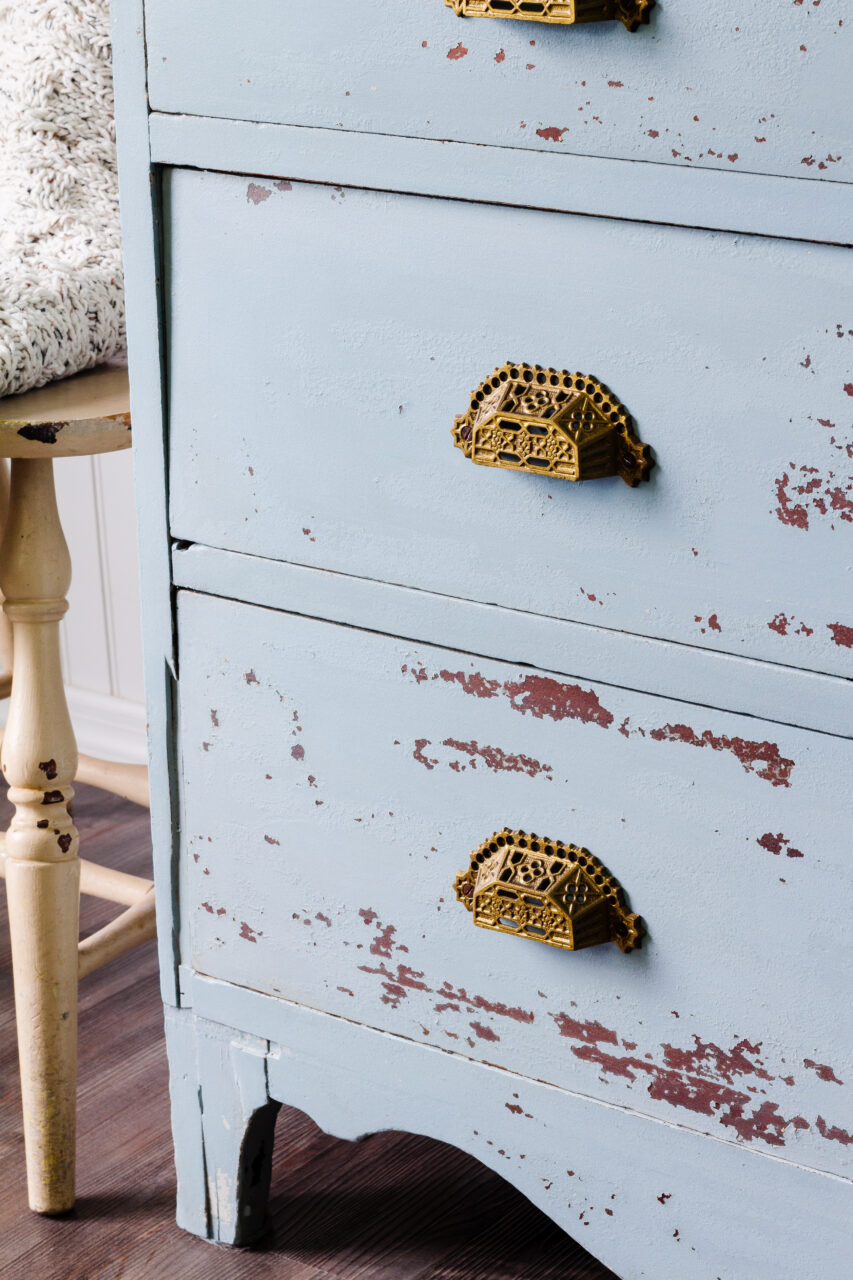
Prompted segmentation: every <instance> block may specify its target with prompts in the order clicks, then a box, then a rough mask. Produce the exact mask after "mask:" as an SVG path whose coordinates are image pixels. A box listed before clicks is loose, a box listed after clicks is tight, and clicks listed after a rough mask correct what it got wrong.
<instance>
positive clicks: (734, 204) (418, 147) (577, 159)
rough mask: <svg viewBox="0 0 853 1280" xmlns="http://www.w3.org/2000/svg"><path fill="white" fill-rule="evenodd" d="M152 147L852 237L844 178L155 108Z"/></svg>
mask: <svg viewBox="0 0 853 1280" xmlns="http://www.w3.org/2000/svg"><path fill="white" fill-rule="evenodd" d="M151 155H152V159H154V160H155V161H157V162H159V163H161V164H166V165H174V166H177V167H181V166H187V165H189V166H190V167H192V168H195V169H216V170H219V171H220V172H223V173H252V174H260V175H265V176H266V177H270V178H278V176H279V175H280V174H282V173H286V174H288V175H289V178H290V179H296V178H298V179H300V180H301V181H304V182H337V183H340V184H341V185H342V186H348V187H363V188H369V189H372V190H374V191H401V192H408V193H414V194H419V193H427V194H429V195H434V196H444V197H447V198H449V199H455V200H459V199H462V200H482V201H485V202H487V203H491V204H502V205H521V206H525V207H531V208H538V209H554V210H559V211H561V212H563V213H591V214H597V215H599V216H604V217H617V218H625V217H628V218H631V219H632V220H634V221H637V222H663V223H670V224H672V225H679V226H685V227H705V228H708V229H711V230H720V231H745V232H750V233H753V234H758V235H766V236H785V237H788V238H791V239H795V240H811V241H816V242H817V241H824V242H829V243H832V244H850V243H851V242H853V209H851V205H850V199H849V191H848V188H847V184H846V183H843V182H821V183H814V182H803V181H802V180H801V179H800V178H785V177H774V176H772V175H766V174H756V173H734V172H730V171H725V170H720V169H697V168H695V167H692V166H687V167H686V168H683V169H682V168H676V167H675V166H673V165H666V166H661V165H646V164H637V163H636V162H635V161H633V160H613V159H609V158H607V157H601V156H577V155H564V154H560V153H559V152H556V151H523V150H521V149H520V148H518V147H480V146H477V145H476V143H470V142H453V143H451V142H443V141H439V140H436V139H428V138H400V137H393V136H389V135H388V134H383V133H374V134H365V133H361V134H358V133H345V132H343V131H342V130H340V129H303V128H300V127H299V126H298V125H287V124H267V125H264V126H263V128H261V129H259V128H258V127H257V126H256V125H254V124H252V123H251V122H249V121H246V120H217V119H214V118H211V117H209V116H172V115H166V114H164V113H162V112H160V113H158V112H155V113H154V114H153V115H152V116H151Z"/></svg>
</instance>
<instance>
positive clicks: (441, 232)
mask: <svg viewBox="0 0 853 1280" xmlns="http://www.w3.org/2000/svg"><path fill="white" fill-rule="evenodd" d="M595 7H596V6H594V5H593V6H590V5H589V4H586V7H584V5H581V4H580V3H579V4H578V6H577V7H576V6H575V5H574V4H573V3H572V2H571V0H566V2H565V3H559V4H558V3H555V2H554V0H547V2H546V3H542V4H533V5H531V4H527V5H525V4H522V3H520V0H519V3H516V0H511V2H510V3H509V4H507V3H506V2H503V3H500V4H496V5H495V4H493V3H492V0H456V2H455V3H454V4H444V3H442V0H395V3H393V4H391V3H388V2H387V0H384V2H383V0H360V3H357V4H356V3H353V2H352V0H311V3H306V2H305V0H302V2H298V0H251V2H250V3H246V4H243V5H240V6H236V5H235V4H234V3H233V0H180V3H176V0H146V3H145V4H144V5H143V3H142V0H127V2H126V3H122V4H117V5H116V6H115V12H114V57H115V64H116V75H117V102H118V128H119V156H120V168H121V177H122V200H123V216H124V225H125V250H126V260H127V289H128V306H129V334H130V346H131V349H130V357H131V382H132V395H133V415H134V424H135V431H134V437H135V449H136V469H137V488H138V497H139V506H140V520H141V540H142V554H143V563H142V573H143V598H144V612H145V619H146V630H147V638H146V648H147V687H148V701H149V714H150V728H151V741H152V748H151V749H152V784H153V785H152V793H153V795H152V820H153V824H154V840H155V859H156V875H157V884H158V893H159V900H158V912H159V923H160V946H161V960H162V975H163V979H162V980H163V997H164V1001H165V1005H166V1021H167V1029H168V1038H169V1053H170V1062H171V1080H172V1085H171V1087H172V1098H173V1116H174V1133H175V1143H176V1153H177V1166H178V1175H179V1207H178V1219H179V1222H180V1223H181V1224H182V1225H183V1226H185V1227H186V1228H188V1229H189V1230H191V1231H195V1232H197V1233H198V1234H200V1235H202V1236H207V1237H209V1238H210V1239H213V1240H218V1241H224V1242H229V1243H235V1242H236V1243H246V1242H249V1241H250V1240H251V1239H252V1238H254V1237H255V1236H256V1235H257V1234H258V1233H259V1231H260V1230H261V1229H262V1227H263V1218H264V1209H265V1202H266V1197H267V1193H268V1189H269V1169H270V1152H271V1144H272V1136H273V1126H274V1122H275V1115H276V1112H277V1110H278V1106H279V1104H280V1103H282V1102H284V1103H287V1104H289V1105H293V1106H296V1107H299V1108H302V1109H304V1110H305V1111H306V1112H308V1114H310V1115H311V1116H312V1117H313V1118H314V1119H315V1120H316V1121H317V1123H318V1124H319V1125H320V1126H322V1128H324V1129H325V1130H327V1131H329V1132H331V1133H333V1134H336V1135H339V1136H342V1137H345V1138H356V1137H358V1136H360V1135H363V1134H366V1133H371V1132H375V1131H377V1130H380V1129H386V1128H398V1129H406V1130H412V1131H416V1132H420V1133H425V1134H429V1135H432V1136H434V1137H436V1138H440V1139H442V1140H444V1141H446V1142H450V1143H454V1144H455V1145H457V1146H459V1147H462V1148H464V1149H465V1150H467V1151H469V1152H471V1153H472V1154H473V1155H475V1156H476V1157H477V1158H478V1159H480V1160H482V1161H483V1162H484V1163H485V1164H487V1165H489V1166H490V1167H491V1168H493V1169H496V1170H497V1171H498V1172H499V1173H500V1174H501V1175H502V1176H503V1177H505V1178H507V1179H508V1180H509V1181H510V1182H512V1183H514V1184H515V1185H516V1186H517V1187H519V1188H520V1189H521V1190H522V1191H523V1192H524V1193H525V1195H527V1196H528V1197H529V1198H530V1199H531V1200H532V1201H534V1202H535V1203H536V1204H537V1205H539V1206H540V1207H541V1208H542V1209H543V1210H544V1211H545V1212H546V1213H548V1214H549V1215H550V1216H551V1217H552V1218H554V1219H555V1221H557V1222H558V1223H560V1224H561V1225H562V1226H563V1227H564V1228H565V1229H566V1230H567V1231H569V1232H571V1233H572V1234H573V1235H574V1236H576V1237H578V1238H579V1239H580V1241H581V1242H582V1244H583V1245H584V1246H585V1247H586V1248H587V1249H589V1250H590V1251H591V1252H592V1253H594V1254H595V1255H597V1256H598V1257H599V1258H601V1259H602V1261H603V1262H604V1263H605V1264H606V1265H607V1266H608V1267H610V1268H611V1269H612V1270H613V1271H614V1272H615V1273H616V1274H617V1275H619V1276H621V1277H624V1278H625V1280H640V1277H646V1278H648V1280H789V1278H790V1280H794V1277H796V1280H849V1275H850V1256H851V1250H850V1228H851V1221H852V1220H853V1196H851V1178H853V1108H851V1102H850V1098H851V1094H853V1044H851V1019H850V1010H849V1004H850V992H851V990H853V956H851V947H850V930H849V916H850V894H851V858H850V834H849V833H850V829H851V818H853V814H851V800H850V795H851V787H850V779H851V777H853V741H851V739H853V687H851V683H850V682H851V677H853V590H851V574H853V559H851V549H853V426H851V422H853V256H851V252H850V249H849V248H848V247H847V246H848V245H849V244H850V242H851V241H853V203H851V200H853V197H851V191H853V188H851V185H850V184H851V176H853V127H851V110H850V102H849V67H850V60H851V45H853V40H851V34H852V33H851V28H853V23H851V22H850V14H849V12H848V10H847V6H846V4H845V3H844V2H843V0H823V3H817V0H815V2H814V3H808V4H804V3H801V2H800V0H795V2H794V3H786V4H778V5H776V4H774V5H768V4H766V3H765V0H740V3H735V0H720V2H719V3H716V4H709V3H699V2H698V0H681V3H675V2H670V3H666V4H660V5H658V6H657V7H656V8H654V9H652V11H651V13H650V21H648V22H647V23H642V24H641V25H640V26H639V28H638V29H637V30H636V31H635V32H633V33H631V32H629V30H628V29H626V26H625V25H623V23H621V22H619V21H617V20H615V18H614V16H613V15H615V16H617V17H618V14H617V13H616V11H617V10H618V11H619V13H622V12H623V11H626V10H628V9H631V8H632V5H631V4H628V3H622V2H621V0H620V3H615V2H614V3H611V2H610V0H606V2H605V0H602V3H601V4H600V5H598V9H600V10H601V11H602V12H604V11H606V12H607V13H610V14H611V20H602V21H600V22H584V23H583V24H581V23H580V21H579V22H578V23H566V22H558V21H551V22H546V21H535V22H534V21H515V20H504V21H501V20H495V18H494V17H489V13H488V11H491V12H493V13H494V14H497V13H498V11H500V10H503V11H504V17H505V18H517V17H524V16H525V15H527V14H529V13H530V12H532V11H534V10H535V11H537V12H539V11H541V14H540V16H551V17H555V16H559V15H560V14H562V15H563V17H564V18H565V17H566V16H567V15H569V16H570V14H571V13H576V16H578V18H580V17H581V16H582V15H583V14H587V15H588V14H589V13H590V12H591V11H592V9H594V8H595ZM634 7H637V6H634ZM639 8H640V9H642V8H643V6H642V5H641V6H639ZM508 9H514V10H515V12H514V13H512V14H510V13H508V12H507V10H508ZM456 10H461V11H462V12H460V13H457V12H456ZM467 10H477V11H479V16H474V17H465V16H463V14H464V12H465V11H467ZM558 11H559V13H558ZM593 16H594V15H593ZM628 25H631V24H630V22H629V23H628ZM513 360H515V361H519V362H520V363H519V364H517V365H512V364H506V363H505V362H507V361H510V362H511V361H513ZM576 371H580V372H576ZM478 388H479V390H478ZM478 463H479V464H485V465H477V464H478ZM650 463H653V464H654V465H653V466H651V469H649V464H650ZM537 470H538V472H539V473H538V474H537ZM616 473H618V474H616ZM577 479H580V480H583V481H584V482H583V483H575V482H574V481H575V480H577ZM625 479H627V480H628V481H629V483H628V484H625V483H623V480H625ZM505 829H506V830H505ZM525 832H527V833H539V834H538V836H537V835H533V834H528V835H524V833H525ZM560 842H562V843H560ZM587 851H588V852H587ZM472 855H476V856H473V857H472ZM619 886H621V889H620V887H619ZM637 916H638V917H640V918H641V919H639V920H638V919H637V918H636V917H637ZM478 925H480V926H485V927H477V926H478ZM643 934H645V936H642V935H643ZM513 935H515V936H513ZM640 938H641V941H642V945H641V946H639V947H636V946H632V945H631V944H632V943H633V942H634V941H638V940H640ZM608 939H610V940H609V941H608ZM593 943H595V945H593ZM616 944H618V945H616ZM279 1141H286V1135H284V1134H279Z"/></svg>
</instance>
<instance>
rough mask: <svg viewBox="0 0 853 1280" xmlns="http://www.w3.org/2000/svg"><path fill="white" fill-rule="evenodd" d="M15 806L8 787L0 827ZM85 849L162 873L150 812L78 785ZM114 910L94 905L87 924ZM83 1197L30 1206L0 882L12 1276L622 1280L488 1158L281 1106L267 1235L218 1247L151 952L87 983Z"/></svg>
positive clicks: (7, 1239) (0, 1154)
mask: <svg viewBox="0 0 853 1280" xmlns="http://www.w3.org/2000/svg"><path fill="white" fill-rule="evenodd" d="M7 812H8V806H7V804H6V800H5V793H3V794H2V795H0V822H2V824H3V826H5V824H6V821H7ZM75 816H76V819H77V822H78V825H79V827H80V830H81V834H82V836H83V841H84V844H85V851H84V852H85V856H86V857H89V858H91V859H92V860H93V861H98V862H105V863H108V864H109V865H111V866H115V867H118V868H120V869H121V870H125V871H131V872H135V873H137V874H150V847H149V841H148V815H147V813H145V812H144V811H142V810H140V809H138V808H136V807H135V806H133V805H131V804H128V803H126V802H125V801H121V800H117V799H115V798H114V797H112V796H107V795H105V794H104V793H101V792H97V791H93V790H92V789H91V788H86V787H80V789H79V792H78V798H77V800H76V802H75ZM113 911H114V908H111V907H109V906H107V905H105V904H102V903H98V902H94V901H92V900H84V912H83V929H84V932H89V931H90V930H91V929H94V928H97V927H99V926H100V925H101V924H103V923H104V922H105V920H106V919H107V918H108V917H109V915H110V914H111V913H112V912H113ZM79 1131H80V1132H79V1150H78V1175H77V1187H78V1197H79V1198H78V1203H77V1208H76V1209H75V1210H74V1212H73V1214H71V1215H68V1216H67V1217H64V1218H59V1219H46V1218H39V1217H37V1216H36V1215H35V1214H31V1213H30V1212H29V1210H28V1208H27V1201H26V1186H25V1178H24V1148H23V1138H22V1134H21V1117H20V1094H19V1089H18V1071H17V1059H16V1049H15V1039H14V1013H13V1003H12V983H11V974H10V967H9V939H8V929H7V926H6V911H5V893H4V892H3V891H0V1275H2V1276H4V1277H10V1278H11V1277H14V1278H15V1280H137V1278H139V1280H143V1278H144V1280H240V1278H242V1277H252V1280H255V1278H256V1277H257V1278H258V1280H260V1278H262V1277H272V1276H275V1277H276V1278H277V1280H333V1278H334V1280H615V1278H614V1277H613V1276H612V1274H611V1273H610V1272H609V1271H607V1270H605V1269H604V1268H603V1267H602V1266H601V1265H600V1264H599V1263H598V1262H596V1261H595V1260H594V1259H592V1258H591V1257H590V1256H589V1255H588V1254H587V1253H586V1252H585V1251H584V1250H583V1249H582V1248H581V1247H580V1245H579V1244H577V1243H576V1242H575V1241H573V1240H571V1239H570V1238H569V1237H567V1236H565V1235H564V1234H563V1233H562V1232H561V1231H559V1230H558V1228H557V1227H555V1226H554V1225H553V1223H551V1222H550V1221H549V1219H548V1218H546V1217H544V1215H542V1214H541V1213H540V1212H539V1211H538V1210H537V1209H535V1208H534V1207H533V1206H532V1205H530V1204H529V1203H528V1202H527V1201H526V1200H525V1199H524V1198H523V1197H522V1196H521V1195H520V1194H519V1193H518V1192H517V1191H515V1189H514V1188H512V1187H510V1186H509V1185H508V1184H507V1183H505V1182H503V1181H502V1179H500V1178H499V1177H498V1176H497V1175H496V1174H494V1173H492V1172H490V1171H489V1170H488V1169H486V1168H484V1167H483V1166H482V1165H480V1164H479V1163H478V1162H477V1161H476V1160H474V1159H472V1158H471V1157H469V1156H467V1155H464V1154H463V1153H461V1152H459V1151H456V1150H455V1149H454V1148H452V1147H447V1146H444V1145H442V1144H441V1143H438V1142H432V1141H430V1140H429V1139H425V1138H417V1137H413V1136H412V1135H410V1134H401V1133H387V1134H377V1135H376V1136H374V1137H372V1138H368V1139H367V1140H366V1141H364V1142H361V1143H344V1142H339V1141H337V1140H335V1139H333V1138H329V1137H327V1136H326V1135H325V1134H322V1133H321V1132H320V1131H319V1130H318V1129H317V1128H316V1126H315V1125H314V1124H313V1123H312V1122H311V1121H310V1120H309V1119H308V1118H307V1117H306V1116H304V1115H302V1114H301V1113H300V1112H297V1111H293V1110H289V1109H286V1108H282V1111H281V1114H280V1116H279V1120H278V1128H277V1134H276V1154H275V1164H274V1170H273V1191H272V1198H271V1224H270V1232H269V1234H268V1236H267V1238H266V1239H265V1241H264V1242H263V1244H262V1245H261V1246H260V1247H258V1248H256V1249H253V1250H251V1251H248V1252H247V1251H238V1250H233V1249H225V1248H217V1247H215V1246H213V1245H209V1244H206V1243H203V1242H202V1241H200V1240H197V1239H196V1238H195V1237H193V1236H190V1235H187V1234H186V1233H185V1232H182V1231H179V1230H178V1228H177V1227H176V1226H175V1223H174V1197H175V1175H174V1168H173V1164H172V1151H171V1145H170V1138H169V1106H168V1092H167V1070H166V1055H165V1050H164V1046H163V1034H162V1016H161V1006H160V999H159V992H158V986H157V977H156V960H155V955H154V946H153V944H149V945H148V946H146V947H142V948H139V949H138V950H137V951H135V952H133V953H131V954H130V955H129V956H124V957H122V959H120V960H117V961H114V962H113V963H112V964H111V965H109V966H107V967H105V968H104V969H101V970H99V971H98V972H97V973H95V974H93V975H92V976H91V977H89V978H87V979H86V980H85V982H84V984H83V987H82V991H81V1004H80V1073H79Z"/></svg>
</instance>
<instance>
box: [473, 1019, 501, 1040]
mask: <svg viewBox="0 0 853 1280" xmlns="http://www.w3.org/2000/svg"><path fill="white" fill-rule="evenodd" d="M468 1025H469V1027H470V1028H471V1030H472V1031H473V1032H474V1034H475V1036H476V1037H477V1039H478V1040H488V1041H490V1042H491V1043H492V1044H495V1043H497V1041H499V1040H500V1036H499V1035H497V1034H496V1033H495V1032H494V1031H493V1030H492V1028H491V1027H487V1026H484V1025H483V1023H482V1022H469V1024H468Z"/></svg>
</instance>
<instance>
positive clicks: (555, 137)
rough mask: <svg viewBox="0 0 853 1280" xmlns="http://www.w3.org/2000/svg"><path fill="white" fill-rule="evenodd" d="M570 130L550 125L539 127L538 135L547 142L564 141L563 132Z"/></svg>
mask: <svg viewBox="0 0 853 1280" xmlns="http://www.w3.org/2000/svg"><path fill="white" fill-rule="evenodd" d="M567 132H568V128H563V129H558V128H557V126H556V125H553V124H552V125H549V126H548V127H547V128H546V129H537V130H536V135H537V137H539V138H544V139H545V141H546V142H562V141H563V134H564V133H567Z"/></svg>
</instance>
